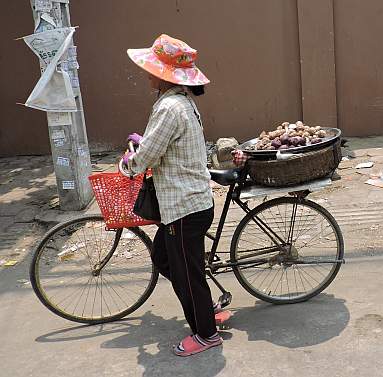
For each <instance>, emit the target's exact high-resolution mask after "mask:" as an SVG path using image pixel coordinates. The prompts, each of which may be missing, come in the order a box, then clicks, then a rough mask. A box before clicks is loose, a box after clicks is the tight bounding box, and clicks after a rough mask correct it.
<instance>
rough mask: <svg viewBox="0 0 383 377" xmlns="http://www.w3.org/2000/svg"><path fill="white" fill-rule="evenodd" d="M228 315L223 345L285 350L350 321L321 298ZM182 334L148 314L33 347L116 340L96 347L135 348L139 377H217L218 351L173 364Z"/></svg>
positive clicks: (335, 302)
mask: <svg viewBox="0 0 383 377" xmlns="http://www.w3.org/2000/svg"><path fill="white" fill-rule="evenodd" d="M233 313H234V315H233V317H232V318H231V319H230V321H229V322H228V324H227V326H226V327H225V331H221V334H222V336H223V338H224V339H225V341H229V340H230V338H231V337H232V334H231V331H233V330H238V331H244V332H246V333H247V336H248V340H249V341H251V342H253V341H267V342H270V343H272V344H274V345H278V346H281V347H287V348H299V347H307V346H313V345H317V344H320V343H323V342H326V341H328V340H330V339H332V338H334V337H336V336H339V335H340V333H341V332H342V331H343V330H344V329H345V328H346V326H347V324H348V322H349V320H350V313H349V311H348V309H347V307H346V306H345V301H344V300H342V299H340V298H336V297H334V296H332V295H328V294H321V295H319V296H318V297H317V298H314V299H312V300H310V301H308V302H306V303H301V304H296V305H280V306H276V305H271V304H266V303H259V302H258V301H257V303H256V305H255V306H253V307H244V308H237V309H233ZM180 329H182V331H181V332H180ZM188 333H189V332H188V329H187V327H186V323H185V321H183V320H178V319H177V318H176V317H174V318H170V319H164V318H163V317H161V316H158V315H155V314H153V313H152V312H151V311H148V312H146V313H145V314H144V315H143V316H142V317H139V318H138V317H136V318H130V319H128V320H124V321H118V322H114V323H110V324H106V325H97V326H76V327H70V328H66V329H62V330H58V331H54V332H50V333H48V334H45V335H41V336H40V337H38V338H37V339H36V341H37V342H44V343H45V342H66V341H83V340H87V339H90V338H95V337H99V336H109V338H111V336H113V335H116V337H114V338H112V339H108V340H106V341H103V342H102V343H101V344H100V347H101V348H105V349H130V348H137V350H138V355H137V362H138V364H139V365H141V366H142V367H143V368H144V373H143V375H144V376H153V375H160V374H159V372H160V371H162V370H163V371H164V372H165V371H166V373H167V374H166V375H167V376H170V375H171V376H173V375H174V376H176V375H188V373H190V371H195V372H197V369H195V368H196V366H198V370H200V371H202V370H203V371H204V373H205V374H204V376H215V375H217V374H218V373H219V372H220V371H221V370H222V369H223V368H224V367H225V365H226V359H225V357H224V356H223V354H222V347H217V348H215V349H213V350H211V351H210V352H206V353H202V354H200V355H196V356H194V357H193V358H185V359H182V360H181V361H180V362H177V363H174V357H173V355H172V354H171V347H172V344H173V343H175V342H176V341H177V340H179V339H180V338H183V337H184V336H186V335H188ZM169 371H171V374H169ZM156 373H157V374H156Z"/></svg>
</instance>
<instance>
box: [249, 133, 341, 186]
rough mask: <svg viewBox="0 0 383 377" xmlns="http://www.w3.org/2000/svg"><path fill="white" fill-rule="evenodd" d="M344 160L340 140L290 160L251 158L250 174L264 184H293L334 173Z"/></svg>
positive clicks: (257, 181)
mask: <svg viewBox="0 0 383 377" xmlns="http://www.w3.org/2000/svg"><path fill="white" fill-rule="evenodd" d="M341 160H342V152H341V148H340V140H337V141H336V142H335V143H334V144H332V145H331V146H329V147H326V148H323V149H319V150H315V151H310V152H306V153H301V154H297V155H294V156H293V157H292V158H290V159H288V160H272V161H259V160H253V159H251V160H249V161H248V167H249V175H250V178H251V179H252V180H253V181H254V182H255V183H256V184H260V185H264V186H272V187H276V186H292V185H297V184H300V183H303V182H308V181H312V180H314V179H318V178H323V177H325V176H328V175H329V174H332V173H333V172H334V171H335V169H336V168H337V167H338V165H339V163H340V161H341Z"/></svg>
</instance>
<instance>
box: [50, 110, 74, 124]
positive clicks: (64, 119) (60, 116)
mask: <svg viewBox="0 0 383 377" xmlns="http://www.w3.org/2000/svg"><path fill="white" fill-rule="evenodd" d="M47 115H48V125H49V126H51V127H54V126H69V125H71V124H72V117H71V115H70V113H47Z"/></svg>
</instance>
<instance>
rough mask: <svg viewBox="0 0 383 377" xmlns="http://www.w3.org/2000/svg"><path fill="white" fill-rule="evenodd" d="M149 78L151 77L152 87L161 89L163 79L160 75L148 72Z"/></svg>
mask: <svg viewBox="0 0 383 377" xmlns="http://www.w3.org/2000/svg"><path fill="white" fill-rule="evenodd" d="M148 78H149V81H150V86H151V88H152V89H156V90H159V89H160V83H161V79H159V78H158V77H156V76H154V75H152V74H151V73H149V74H148Z"/></svg>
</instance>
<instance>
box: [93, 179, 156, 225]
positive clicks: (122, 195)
mask: <svg viewBox="0 0 383 377" xmlns="http://www.w3.org/2000/svg"><path fill="white" fill-rule="evenodd" d="M143 178H144V174H139V175H137V176H135V177H134V178H128V177H125V176H124V175H122V174H121V173H100V174H93V175H91V176H90V177H89V181H90V184H91V186H92V189H93V192H94V195H95V197H96V200H97V203H98V205H99V207H100V210H101V213H102V216H103V217H104V220H105V224H106V227H107V228H108V229H116V228H129V227H134V226H141V225H150V224H156V222H155V221H151V220H145V219H143V218H142V217H140V216H137V215H136V214H134V213H133V207H134V203H135V201H136V199H137V195H138V192H139V191H140V188H141V186H142V180H143Z"/></svg>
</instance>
